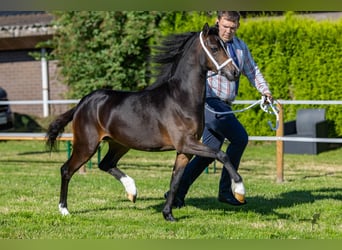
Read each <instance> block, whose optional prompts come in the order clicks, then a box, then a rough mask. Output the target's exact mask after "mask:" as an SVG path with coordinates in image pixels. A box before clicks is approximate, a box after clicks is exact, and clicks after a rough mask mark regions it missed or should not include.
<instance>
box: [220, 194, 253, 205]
mask: <svg viewBox="0 0 342 250" xmlns="http://www.w3.org/2000/svg"><path fill="white" fill-rule="evenodd" d="M218 201H219V202H223V203H227V204H230V205H233V206H241V205H245V204H246V203H247V202H246V201H245V202H240V201H238V200H237V199H236V198H235V197H234V195H233V194H232V193H230V194H229V195H221V194H219V196H218Z"/></svg>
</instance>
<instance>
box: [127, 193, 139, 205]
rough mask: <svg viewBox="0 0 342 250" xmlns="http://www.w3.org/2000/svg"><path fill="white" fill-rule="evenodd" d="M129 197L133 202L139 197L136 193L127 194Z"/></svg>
mask: <svg viewBox="0 0 342 250" xmlns="http://www.w3.org/2000/svg"><path fill="white" fill-rule="evenodd" d="M127 198H128V199H129V200H130V201H131V202H133V203H135V201H136V199H137V196H136V195H134V194H127Z"/></svg>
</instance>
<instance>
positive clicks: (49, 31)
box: [0, 11, 55, 51]
mask: <svg viewBox="0 0 342 250" xmlns="http://www.w3.org/2000/svg"><path fill="white" fill-rule="evenodd" d="M52 21H53V15H52V14H49V13H47V12H45V11H0V51H1V50H2V51H4V50H18V49H33V48H35V46H36V45H37V43H39V42H42V41H46V40H49V39H51V38H52V36H53V34H54V32H55V29H54V27H53V25H52Z"/></svg>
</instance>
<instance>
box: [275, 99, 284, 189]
mask: <svg viewBox="0 0 342 250" xmlns="http://www.w3.org/2000/svg"><path fill="white" fill-rule="evenodd" d="M277 108H278V110H279V127H278V129H277V131H276V136H277V137H283V135H284V114H283V107H282V105H281V104H280V103H279V102H278V103H277ZM283 181H284V142H283V140H277V183H282V182H283Z"/></svg>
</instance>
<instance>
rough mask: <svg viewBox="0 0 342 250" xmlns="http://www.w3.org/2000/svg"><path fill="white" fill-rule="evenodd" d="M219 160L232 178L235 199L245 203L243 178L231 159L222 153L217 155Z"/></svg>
mask: <svg viewBox="0 0 342 250" xmlns="http://www.w3.org/2000/svg"><path fill="white" fill-rule="evenodd" d="M217 159H218V160H219V161H221V162H222V163H223V164H224V167H225V168H226V169H227V171H228V173H229V175H230V177H231V178H232V185H231V187H232V192H233V195H234V197H235V198H236V199H237V200H238V201H239V202H241V203H245V202H246V201H245V195H246V191H245V186H244V185H243V181H242V177H241V176H240V175H239V174H238V172H237V171H236V170H235V169H234V167H233V165H232V163H231V161H230V159H229V157H228V156H227V154H225V153H224V152H222V151H219V152H218V153H217Z"/></svg>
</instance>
